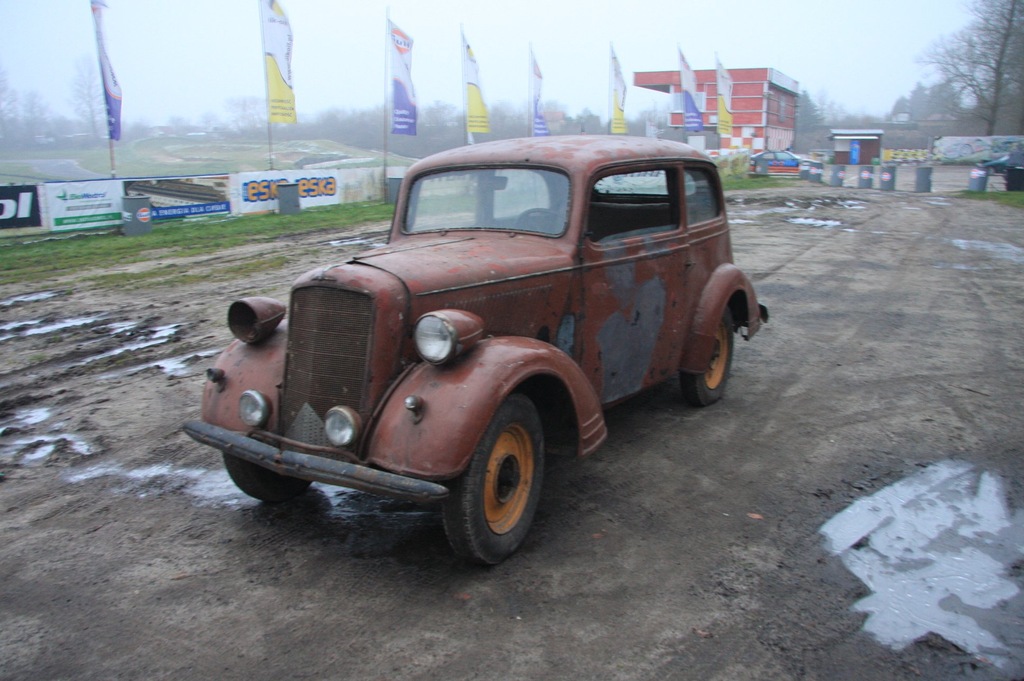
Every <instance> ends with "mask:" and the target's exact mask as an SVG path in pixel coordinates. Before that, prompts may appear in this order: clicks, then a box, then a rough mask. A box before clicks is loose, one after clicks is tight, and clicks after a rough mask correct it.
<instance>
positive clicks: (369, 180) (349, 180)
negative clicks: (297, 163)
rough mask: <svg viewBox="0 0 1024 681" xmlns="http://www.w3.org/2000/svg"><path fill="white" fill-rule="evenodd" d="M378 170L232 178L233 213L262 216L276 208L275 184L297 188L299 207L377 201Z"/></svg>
mask: <svg viewBox="0 0 1024 681" xmlns="http://www.w3.org/2000/svg"><path fill="white" fill-rule="evenodd" d="M381 173H382V170H381V169H380V168H352V169H349V170H340V169H338V168H325V169H317V170H314V169H311V168H307V169H305V170H283V171H281V170H264V171H260V172H251V173H238V174H237V175H232V176H231V196H232V199H233V201H232V203H233V210H234V212H235V213H264V212H267V211H273V210H277V209H278V203H277V185H279V184H282V183H285V184H295V185H298V187H297V189H298V193H299V206H300V207H302V208H312V207H314V206H331V205H335V204H338V203H350V202H356V201H370V200H373V199H379V198H380V183H381Z"/></svg>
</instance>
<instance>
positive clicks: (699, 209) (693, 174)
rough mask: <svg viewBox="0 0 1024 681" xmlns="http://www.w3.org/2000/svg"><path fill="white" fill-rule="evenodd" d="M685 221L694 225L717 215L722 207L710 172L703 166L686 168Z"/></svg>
mask: <svg viewBox="0 0 1024 681" xmlns="http://www.w3.org/2000/svg"><path fill="white" fill-rule="evenodd" d="M685 185H686V222H687V224H689V225H695V224H697V223H698V222H704V221H705V220H710V219H712V218H715V217H718V215H719V214H721V212H722V207H721V205H719V203H718V192H717V191H716V190H715V183H714V182H713V181H712V178H711V174H710V173H709V172H708V171H707V170H704V169H703V168H687V169H686V182H685Z"/></svg>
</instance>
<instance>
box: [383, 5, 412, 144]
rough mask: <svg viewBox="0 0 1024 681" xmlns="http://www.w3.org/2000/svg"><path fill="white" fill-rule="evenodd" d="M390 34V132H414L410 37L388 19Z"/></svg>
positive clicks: (401, 133)
mask: <svg viewBox="0 0 1024 681" xmlns="http://www.w3.org/2000/svg"><path fill="white" fill-rule="evenodd" d="M388 29H389V30H388V35H390V36H391V107H392V108H391V132H392V133H394V134H396V135H415V134H416V91H415V90H414V89H413V87H412V38H411V37H409V34H407V33H404V32H403V31H402V29H400V28H398V27H397V26H395V25H394V24H393V23H392V22H391V21H388Z"/></svg>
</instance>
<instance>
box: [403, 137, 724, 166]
mask: <svg viewBox="0 0 1024 681" xmlns="http://www.w3.org/2000/svg"><path fill="white" fill-rule="evenodd" d="M653 159H693V160H701V161H710V159H709V158H708V157H707V156H705V155H704V154H703V153H701V152H700V151H697V150H696V149H694V148H693V147H691V146H689V145H687V144H683V143H681V142H673V141H670V140H661V139H655V138H650V137H623V136H618V135H555V136H552V137H524V138H518V139H509V140H498V141H495V142H484V143H481V144H472V145H469V146H465V147H458V148H457V149H449V150H447V151H442V152H440V153H437V154H433V155H432V156H428V157H426V158H424V159H422V160H420V161H417V162H416V163H414V164H413V165H412V166H411V167H410V168H409V173H410V174H413V173H418V172H422V171H424V170H430V169H433V168H437V167H441V166H452V165H486V164H494V163H516V164H519V163H529V164H538V165H547V166H554V167H556V168H563V169H565V170H567V171H580V170H584V169H587V168H595V167H598V166H602V165H608V164H614V163H619V162H627V161H644V160H653Z"/></svg>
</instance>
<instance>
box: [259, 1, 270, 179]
mask: <svg viewBox="0 0 1024 681" xmlns="http://www.w3.org/2000/svg"><path fill="white" fill-rule="evenodd" d="M256 2H257V3H258V4H259V8H260V46H261V47H262V48H263V91H264V93H265V94H266V97H265V101H266V105H267V163H268V164H269V166H270V170H273V169H274V133H273V128H272V127H271V126H272V125H273V124H272V123H271V122H270V72H269V71H267V36H266V28H267V19H266V17H265V16H264V14H263V4H264V0H256Z"/></svg>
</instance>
